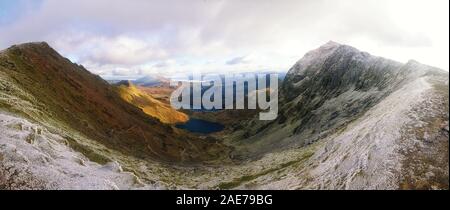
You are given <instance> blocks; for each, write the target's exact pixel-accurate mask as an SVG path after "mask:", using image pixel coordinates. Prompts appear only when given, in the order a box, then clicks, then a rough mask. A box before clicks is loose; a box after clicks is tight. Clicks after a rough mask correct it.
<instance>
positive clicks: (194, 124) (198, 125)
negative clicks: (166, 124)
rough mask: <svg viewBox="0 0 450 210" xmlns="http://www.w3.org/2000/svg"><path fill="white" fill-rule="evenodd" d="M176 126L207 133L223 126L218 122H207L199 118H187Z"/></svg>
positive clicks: (218, 129) (221, 128)
mask: <svg viewBox="0 0 450 210" xmlns="http://www.w3.org/2000/svg"><path fill="white" fill-rule="evenodd" d="M176 127H177V128H181V129H185V130H188V131H190V132H193V133H201V134H209V133H214V132H219V131H221V130H223V128H224V126H223V125H222V124H220V123H214V122H209V121H206V120H200V119H189V121H187V122H186V123H184V124H178V125H176Z"/></svg>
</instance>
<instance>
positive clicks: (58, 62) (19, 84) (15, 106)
mask: <svg viewBox="0 0 450 210" xmlns="http://www.w3.org/2000/svg"><path fill="white" fill-rule="evenodd" d="M0 78H1V80H0V81H1V83H0V84H1V86H0V87H1V88H2V92H1V98H0V104H1V107H2V108H3V109H6V110H8V111H13V112H16V113H18V114H21V115H25V116H26V117H27V118H31V119H32V120H35V121H38V122H42V123H48V124H52V125H53V126H54V127H57V128H61V129H66V130H75V131H76V132H78V133H81V134H82V135H84V136H87V137H89V138H91V139H94V140H96V141H99V142H101V143H102V144H104V145H106V146H107V147H109V148H113V149H116V150H118V151H121V152H123V153H125V154H128V155H130V156H135V157H140V158H151V159H156V160H161V161H188V162H189V161H201V160H208V159H211V158H214V157H213V156H214V155H211V154H208V151H207V150H206V149H202V148H216V147H220V146H215V145H216V144H214V142H208V141H206V140H202V139H197V138H195V137H193V136H191V135H189V134H187V133H184V132H183V131H180V130H177V129H175V128H173V127H172V126H169V125H164V124H162V123H160V121H159V120H157V119H155V118H153V117H150V116H148V115H146V114H145V113H144V112H142V110H141V109H139V108H136V107H134V106H133V105H131V104H129V103H127V102H126V101H124V100H123V99H122V98H121V97H120V95H119V94H117V92H116V91H115V89H114V87H112V86H110V85H109V84H108V83H107V82H105V81H104V80H102V79H101V78H100V77H98V76H96V75H94V74H91V73H90V72H88V71H87V70H86V69H85V68H83V66H80V65H77V64H73V63H71V62H70V61H69V60H68V59H66V58H63V57H62V56H61V55H59V54H58V53H57V52H56V51H54V50H53V49H52V48H50V47H49V46H48V45H47V44H46V43H30V44H23V45H17V46H13V47H11V48H8V49H6V50H5V51H3V52H2V53H1V55H0ZM213 150H214V149H213Z"/></svg>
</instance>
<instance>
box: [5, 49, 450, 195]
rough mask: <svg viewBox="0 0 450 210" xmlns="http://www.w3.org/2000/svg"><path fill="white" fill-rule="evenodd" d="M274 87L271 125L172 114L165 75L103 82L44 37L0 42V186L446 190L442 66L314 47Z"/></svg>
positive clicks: (250, 114)
mask: <svg viewBox="0 0 450 210" xmlns="http://www.w3.org/2000/svg"><path fill="white" fill-rule="evenodd" d="M278 84H279V88H278V90H270V91H278V95H279V100H278V115H277V117H276V119H274V120H259V119H258V116H259V111H260V110H251V109H243V110H215V111H202V110H183V109H180V110H175V109H174V108H173V107H172V106H171V105H170V95H171V93H172V92H173V91H175V89H176V87H172V86H170V85H169V82H168V80H167V79H166V78H162V77H155V78H142V79H139V80H136V81H105V80H104V79H102V78H101V77H99V76H97V75H95V74H92V73H90V71H89V70H88V69H86V68H85V67H83V66H82V65H79V64H76V63H72V62H71V61H70V60H69V59H67V58H64V57H63V56H61V55H60V54H59V53H58V52H56V51H55V50H54V49H52V47H51V46H49V45H48V44H47V43H45V42H41V43H26V44H19V45H14V46H11V47H9V48H7V49H5V50H2V51H1V52H0V131H1V132H0V189H448V188H449V174H448V173H449V162H448V154H449V151H448V148H449V145H448V143H449V142H448V140H449V136H448V135H449V123H448V119H449V108H448V107H449V74H448V72H447V71H443V70H441V69H438V68H434V67H431V66H427V65H425V64H421V63H419V62H417V61H414V60H410V61H408V62H407V63H399V62H396V61H393V60H390V59H386V58H382V57H377V56H373V55H371V54H369V53H366V52H363V51H360V50H358V49H355V48H353V47H351V46H348V45H344V44H339V43H335V42H328V43H326V44H324V45H322V46H320V47H319V48H317V49H314V50H312V51H310V52H308V53H307V54H306V55H305V56H304V57H303V58H301V59H300V60H298V62H296V63H295V64H294V65H293V66H292V67H291V68H290V69H289V71H288V72H287V74H286V76H285V78H284V79H280V80H279V82H278ZM251 95H252V93H246V98H247V99H248V98H250V97H251ZM247 99H246V100H247Z"/></svg>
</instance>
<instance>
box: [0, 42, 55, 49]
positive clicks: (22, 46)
mask: <svg viewBox="0 0 450 210" xmlns="http://www.w3.org/2000/svg"><path fill="white" fill-rule="evenodd" d="M15 48H18V49H36V48H40V49H52V48H51V47H50V45H49V44H48V43H47V42H28V43H23V44H17V45H12V46H11V47H9V48H8V49H15Z"/></svg>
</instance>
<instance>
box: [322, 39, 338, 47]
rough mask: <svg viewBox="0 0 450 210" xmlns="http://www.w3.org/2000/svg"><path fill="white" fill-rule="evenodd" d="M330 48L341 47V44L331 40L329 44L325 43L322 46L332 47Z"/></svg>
mask: <svg viewBox="0 0 450 210" xmlns="http://www.w3.org/2000/svg"><path fill="white" fill-rule="evenodd" d="M330 46H341V44H339V43H337V42H335V41H333V40H330V41H328V42H327V43H325V44H324V45H322V47H330Z"/></svg>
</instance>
